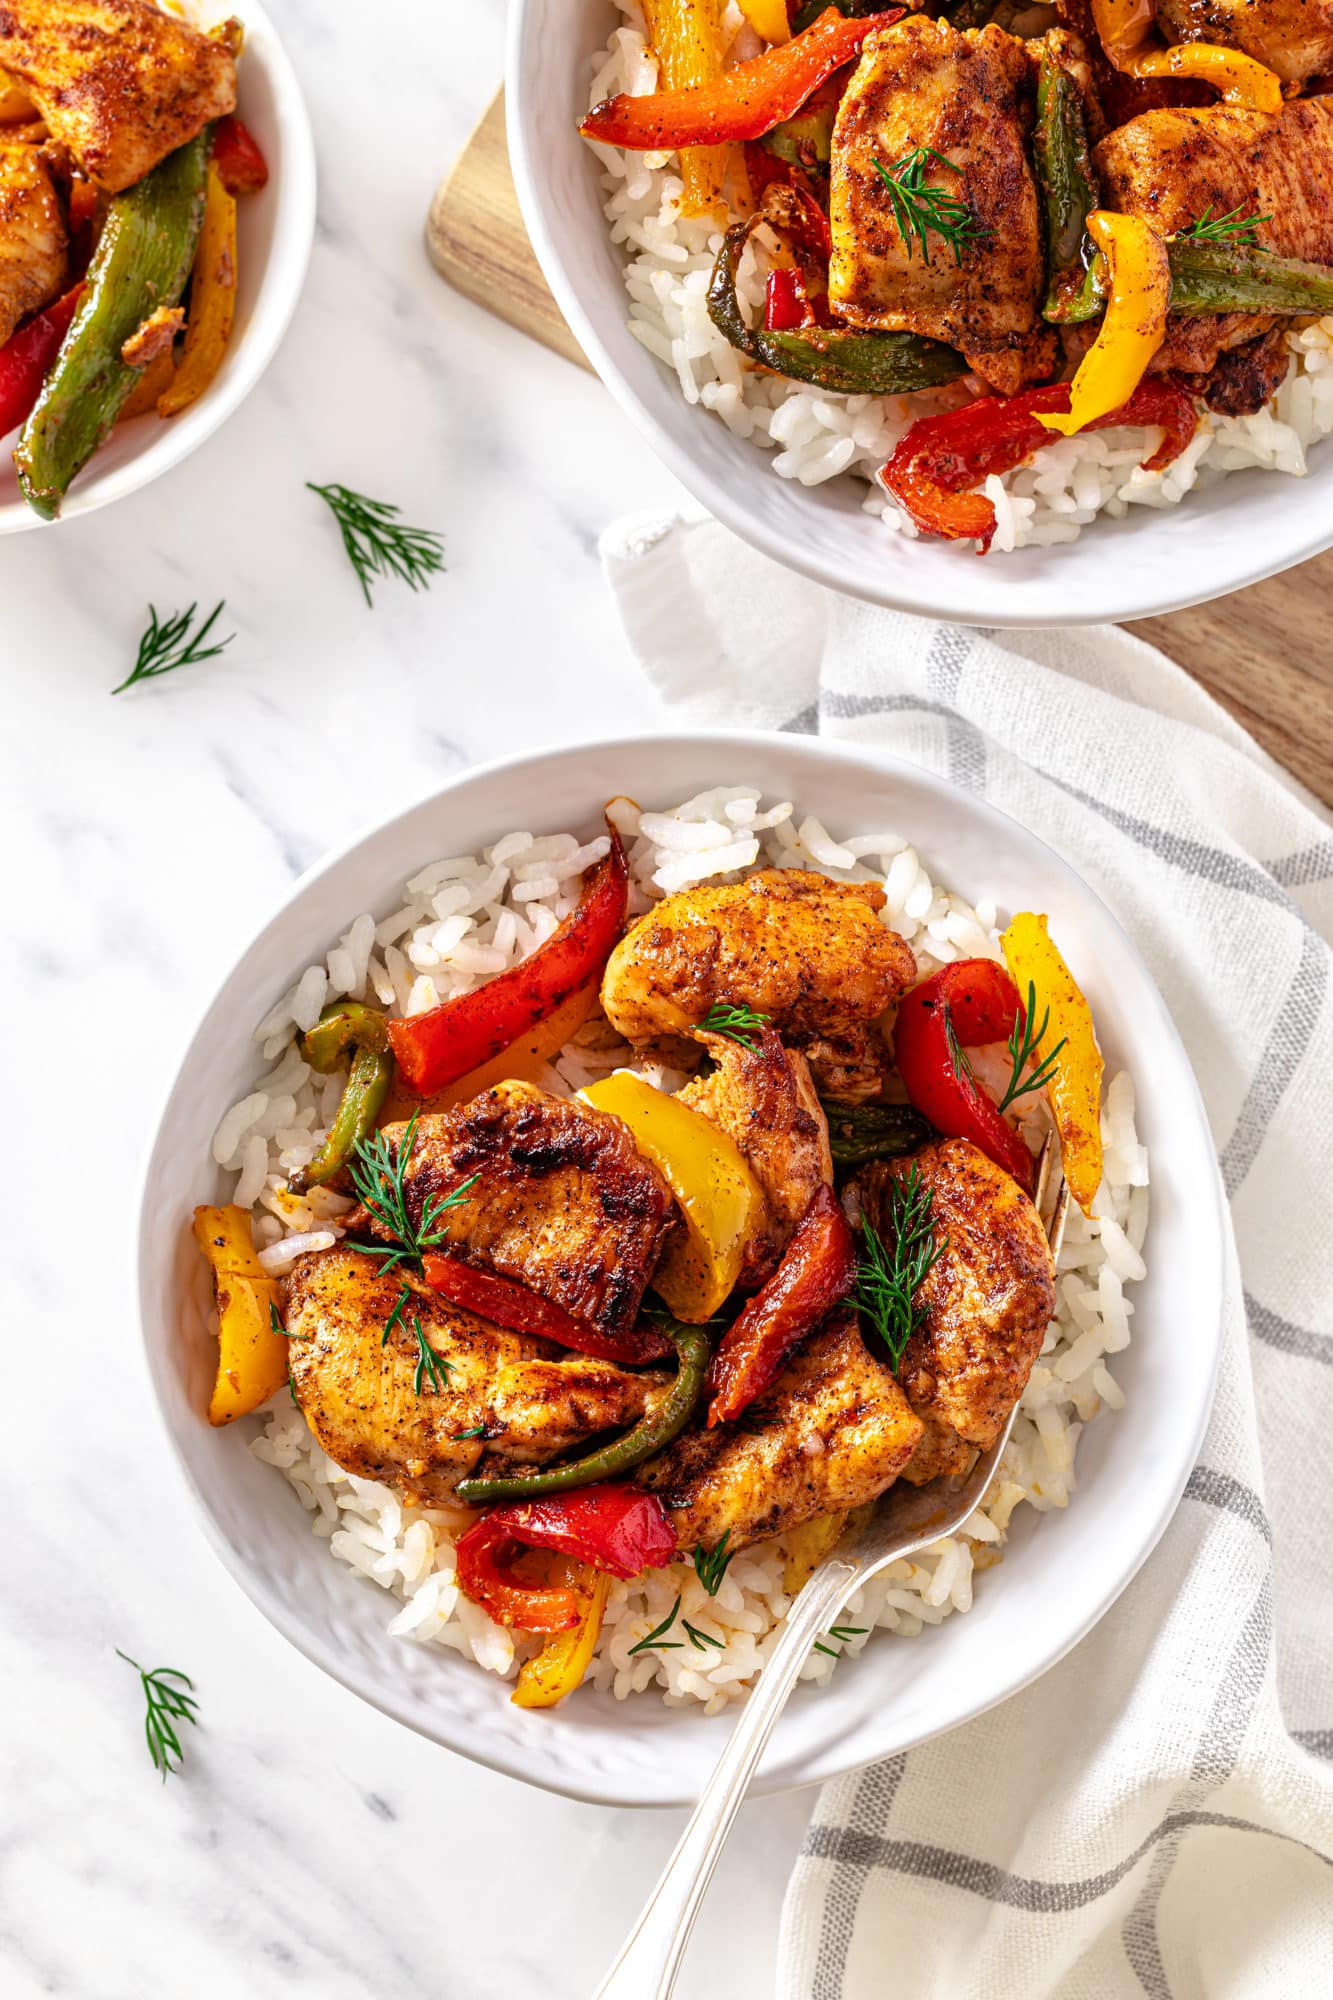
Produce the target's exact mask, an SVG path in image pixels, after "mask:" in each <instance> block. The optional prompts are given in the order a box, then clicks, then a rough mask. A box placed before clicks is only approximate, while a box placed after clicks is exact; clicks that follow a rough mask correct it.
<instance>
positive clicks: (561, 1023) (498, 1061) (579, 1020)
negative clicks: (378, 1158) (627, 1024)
mask: <svg viewBox="0 0 1333 2000" xmlns="http://www.w3.org/2000/svg"><path fill="white" fill-rule="evenodd" d="M600 985H601V975H600V974H598V976H597V977H596V978H594V979H590V980H589V981H588V982H587V984H586V985H584V986H580V987H578V988H576V990H575V991H574V992H573V993H569V994H566V996H565V998H564V999H563V1000H561V1001H560V1002H558V1004H557V1005H556V1006H555V1007H553V1008H552V1010H551V1012H550V1013H549V1014H548V1015H547V1016H546V1018H545V1020H543V1021H536V1022H534V1023H533V1025H532V1027H531V1028H530V1029H529V1030H528V1032H527V1033H526V1034H524V1035H520V1036H519V1038H518V1040H517V1041H516V1042H511V1043H510V1044H509V1047H508V1048H507V1049H501V1051H500V1053H499V1055H498V1056H492V1057H491V1059H490V1061H489V1062H484V1063H480V1064H478V1066H477V1068H476V1069H470V1070H469V1071H468V1073H467V1075H466V1076H460V1077H459V1079H458V1081H457V1083H450V1084H446V1086H445V1088H444V1089H443V1090H437V1091H435V1092H433V1093H432V1095H431V1096H429V1097H418V1096H417V1095H416V1094H415V1092H413V1091H411V1090H409V1089H408V1088H407V1085H406V1084H405V1083H401V1082H400V1081H399V1080H398V1078H397V1076H396V1075H395V1077H394V1080H393V1082H392V1083H391V1084H390V1086H389V1094H388V1096H387V1097H386V1098H385V1100H384V1104H383V1107H382V1108H381V1111H380V1115H379V1119H378V1123H379V1124H381V1125H391V1124H396V1123H397V1122H398V1121H399V1120H401V1119H405V1118H410V1117H411V1116H412V1114H413V1113H414V1112H416V1113H419V1114H420V1116H422V1117H423V1118H424V1117H427V1116H429V1114H430V1113H432V1112H435V1111H451V1110H452V1109H453V1107H454V1106H455V1105H456V1104H466V1103H468V1102H469V1100H470V1099H471V1098H474V1097H480V1096H481V1093H482V1091H483V1090H490V1089H492V1088H493V1086H494V1085H495V1084H497V1083H509V1082H511V1081H512V1082H517V1083H535V1082H536V1080H537V1078H538V1077H539V1076H540V1075H541V1073H542V1071H543V1069H544V1068H545V1067H546V1065H547V1063H548V1062H549V1061H550V1060H551V1057H552V1056H554V1055H557V1054H558V1053H559V1052H560V1050H561V1049H562V1048H563V1047H564V1046H565V1043H566V1042H567V1041H568V1040H569V1039H570V1037H571V1036H572V1035H575V1034H577V1032H578V1030H579V1029H580V1028H581V1027H582V1026H583V1023H584V1022H585V1021H586V1020H587V1018H588V1016H589V1014H591V1012H592V1010H593V1007H594V1006H595V1005H596V1002H597V994H598V990H599V987H600Z"/></svg>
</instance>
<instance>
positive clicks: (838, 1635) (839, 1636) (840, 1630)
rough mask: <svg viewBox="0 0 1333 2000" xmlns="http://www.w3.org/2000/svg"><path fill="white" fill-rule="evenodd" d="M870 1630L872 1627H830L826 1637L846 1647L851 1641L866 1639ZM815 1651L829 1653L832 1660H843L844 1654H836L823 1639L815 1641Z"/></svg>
mask: <svg viewBox="0 0 1333 2000" xmlns="http://www.w3.org/2000/svg"><path fill="white" fill-rule="evenodd" d="M869 1630H870V1627H869V1626H868V1625H830V1626H829V1628H828V1631H827V1633H826V1634H825V1637H826V1638H829V1639H836V1640H837V1642H838V1644H839V1645H840V1646H845V1645H846V1644H847V1642H848V1640H849V1639H861V1638H864V1636H865V1634H866V1633H867V1632H868V1631H869ZM815 1651H816V1652H817V1653H827V1654H828V1656H829V1658H830V1659H831V1660H840V1659H841V1658H842V1654H841V1653H835V1652H834V1650H833V1648H832V1646H826V1645H825V1644H824V1641H823V1639H816V1640H815Z"/></svg>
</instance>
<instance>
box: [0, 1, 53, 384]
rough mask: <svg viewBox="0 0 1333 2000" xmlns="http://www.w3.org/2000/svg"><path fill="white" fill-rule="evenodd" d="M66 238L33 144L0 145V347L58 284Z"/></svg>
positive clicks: (49, 182)
mask: <svg viewBox="0 0 1333 2000" xmlns="http://www.w3.org/2000/svg"><path fill="white" fill-rule="evenodd" d="M0 18H3V16H0ZM67 241H68V238H67V236H66V233H65V218H64V216H63V215H62V214H61V210H60V201H59V198H58V196H57V194H56V191H55V186H54V184H53V182H52V180H51V176H50V174H49V173H48V172H47V170H46V166H45V163H44V162H43V160H42V157H41V155H40V153H39V152H38V150H37V148H36V147H35V146H3V145H0V347H3V346H4V344H5V342H6V341H7V340H8V339H9V336H10V334H11V333H12V332H13V331H14V328H15V327H16V326H17V325H18V323H19V321H20V320H21V319H26V318H27V316H28V314H29V313H34V312H36V311H37V310H38V309H39V307H41V306H44V305H48V304H49V303H50V301H51V300H52V299H53V298H54V297H55V296H56V293H57V292H58V291H59V290H60V288H61V286H62V285H63V284H64V282H65V246H66V243H67Z"/></svg>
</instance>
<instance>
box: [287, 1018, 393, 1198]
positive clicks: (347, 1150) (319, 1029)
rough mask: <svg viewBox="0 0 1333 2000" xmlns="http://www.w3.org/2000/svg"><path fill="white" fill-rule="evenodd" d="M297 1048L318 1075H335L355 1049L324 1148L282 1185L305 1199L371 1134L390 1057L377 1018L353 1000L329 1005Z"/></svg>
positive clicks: (384, 1091)
mask: <svg viewBox="0 0 1333 2000" xmlns="http://www.w3.org/2000/svg"><path fill="white" fill-rule="evenodd" d="M300 1046H301V1054H302V1055H303V1056H304V1057H305V1059H306V1061H307V1062H308V1063H309V1064H310V1067H311V1068H312V1069H313V1070H317V1071H318V1072H319V1074H320V1075H321V1076H327V1075H328V1074H329V1073H330V1071H331V1070H335V1069H336V1068H337V1067H338V1064H339V1063H340V1062H343V1061H345V1059H346V1057H347V1056H348V1054H349V1053H350V1052H351V1051H352V1050H355V1054H354V1055H353V1058H352V1067H351V1070H350V1072H349V1074H348V1078H347V1082H346V1084H345V1085H344V1087H343V1094H342V1096H341V1098H340V1099H339V1100H338V1109H337V1111H336V1112H335V1113H334V1117H333V1123H332V1125H330V1127H329V1129H328V1134H327V1136H326V1137H325V1140H324V1144H323V1145H322V1146H321V1147H320V1149H319V1151H318V1152H317V1153H316V1155H315V1157H314V1159H313V1160H311V1161H309V1162H308V1164H307V1165H306V1166H304V1167H300V1168H298V1169H297V1171H296V1172H295V1173H294V1174H292V1175H291V1176H290V1177H289V1179H288V1182H287V1185H288V1187H289V1188H290V1189H291V1191H292V1193H293V1194H308V1193H309V1192H310V1190H311V1188H313V1187H323V1185H324V1183H325V1182H326V1181H331V1180H332V1179H333V1177H334V1175H335V1174H338V1173H340V1172H341V1171H342V1169H343V1168H344V1167H345V1166H346V1164H347V1162H348V1160H350V1159H351V1157H352V1154H353V1153H354V1152H355V1151H356V1149H357V1147H358V1146H359V1145H360V1144H361V1141H362V1140H363V1139H368V1138H369V1137H370V1134H371V1133H372V1132H373V1131H374V1129H375V1120H376V1119H377V1118H378V1117H379V1115H380V1109H381V1106H382V1105H383V1103H384V1100H385V1098H386V1097H387V1096H388V1094H389V1085H390V1083H391V1082H392V1081H393V1057H392V1056H391V1055H390V1054H389V1049H388V1024H387V1023H386V1021H385V1018H384V1016H383V1014H381V1013H380V1012H379V1010H378V1008H375V1007H365V1006H363V1005H362V1004H361V1002H360V1001H359V1000H335V1001H332V1002H331V1003H330V1004H329V1006H327V1007H326V1008H325V1009H324V1012H323V1013H322V1014H321V1015H320V1017H319V1019H318V1021H317V1022H316V1023H315V1025H314V1027H313V1028H311V1029H310V1030H309V1031H308V1032H307V1033H306V1034H304V1035H302V1037H301V1044H300Z"/></svg>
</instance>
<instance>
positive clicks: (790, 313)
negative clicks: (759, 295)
mask: <svg viewBox="0 0 1333 2000" xmlns="http://www.w3.org/2000/svg"><path fill="white" fill-rule="evenodd" d="M816 324H817V322H816V320H815V315H814V309H813V308H812V306H811V304H810V301H809V299H808V298H807V297H806V291H805V286H804V285H803V284H802V283H801V274H800V272H799V271H792V270H782V271H770V272H769V274H768V282H767V284H766V285H765V287H764V326H765V328H766V330H767V331H768V332H769V333H791V332H792V331H793V330H794V329H795V328H796V327H798V326H814V325H816Z"/></svg>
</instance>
